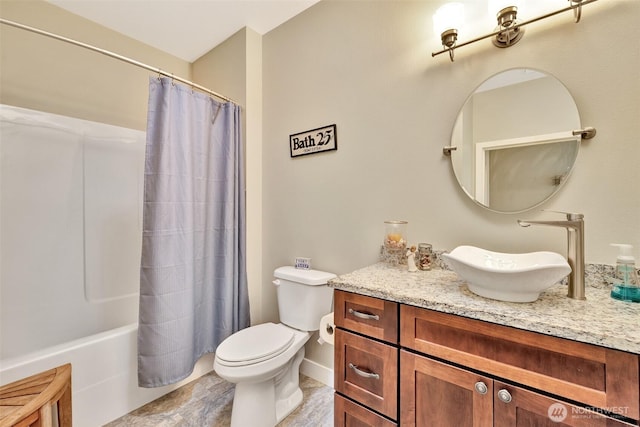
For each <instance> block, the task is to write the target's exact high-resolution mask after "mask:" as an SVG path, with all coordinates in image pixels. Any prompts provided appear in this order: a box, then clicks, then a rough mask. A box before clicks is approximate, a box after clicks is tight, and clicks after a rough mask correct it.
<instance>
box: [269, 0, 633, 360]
mask: <svg viewBox="0 0 640 427" xmlns="http://www.w3.org/2000/svg"><path fill="white" fill-rule="evenodd" d="M442 3H443V2H441V1H322V2H320V3H318V4H317V5H315V6H313V7H312V8H310V9H308V10H307V11H305V12H304V13H303V14H301V15H299V16H297V17H296V18H294V19H292V20H290V21H288V22H287V23H285V24H284V25H282V26H280V27H278V28H276V29H275V30H273V31H271V32H270V33H268V34H267V35H266V36H265V37H264V39H263V47H264V50H263V57H264V64H263V66H264V77H263V81H264V93H263V97H264V109H263V111H264V127H263V129H264V132H263V142H264V147H263V150H264V162H263V165H264V174H263V175H264V178H263V179H264V195H263V196H264V203H263V207H264V212H263V220H264V224H265V229H264V262H263V270H264V279H265V280H264V282H263V283H265V284H267V283H268V281H267V278H268V277H269V276H270V274H271V271H272V270H273V268H275V267H277V266H279V265H283V264H290V263H291V262H292V261H293V258H294V257H295V256H299V255H304V256H309V257H311V258H312V264H313V267H314V268H317V269H322V270H328V271H332V272H335V273H345V272H348V271H351V270H353V269H357V268H360V267H363V266H366V265H368V264H371V263H373V262H375V261H376V260H377V254H378V248H379V245H380V243H381V239H382V233H383V224H382V223H383V221H384V220H387V219H404V220H408V221H409V232H408V233H409V240H410V243H416V242H431V243H432V244H433V245H434V247H435V248H438V249H452V248H454V247H455V246H457V245H460V244H472V245H478V246H482V247H485V248H488V249H493V250H498V251H531V250H543V249H544V250H553V251H556V252H560V253H565V250H566V249H565V245H566V233H565V231H564V230H562V229H554V228H542V227H537V228H534V227H532V228H528V229H524V228H520V227H518V225H517V224H516V219H518V218H529V219H534V218H538V217H540V216H541V215H542V214H541V213H540V212H539V211H538V210H535V211H531V212H527V213H525V214H520V215H505V214H497V213H492V212H489V211H486V210H484V209H482V208H481V207H479V206H477V205H475V204H474V203H473V202H472V201H470V200H469V199H468V198H467V196H466V195H465V194H464V193H463V192H462V190H461V189H460V188H459V187H458V185H457V182H456V179H455V177H454V176H453V174H452V171H451V165H450V163H449V159H448V158H446V157H444V156H443V155H442V147H443V146H445V145H448V143H449V138H450V135H451V131H452V128H453V124H454V121H455V118H456V116H457V114H458V110H459V109H460V108H461V106H462V105H463V104H464V102H465V99H466V97H467V96H468V94H469V93H470V92H471V91H472V90H473V89H474V88H475V87H476V86H478V85H479V84H480V83H481V82H482V81H484V80H485V79H486V78H488V77H489V76H491V75H493V74H495V73H497V72H499V71H502V70H505V69H509V68H514V67H531V68H536V69H540V70H542V71H545V72H547V73H550V74H552V75H554V76H555V77H556V78H558V79H559V80H560V81H562V82H563V83H564V84H565V85H566V86H567V88H568V90H569V92H571V94H572V95H573V97H574V99H575V101H576V104H577V106H578V109H579V111H580V116H581V119H582V124H583V125H585V126H594V127H596V128H597V131H598V135H597V137H596V138H595V139H593V140H591V141H588V142H585V143H583V145H582V148H581V152H580V154H579V156H578V160H577V166H576V169H575V171H574V173H573V174H572V176H571V177H570V179H569V181H568V182H567V184H566V185H565V186H564V187H563V188H562V189H561V191H560V193H559V194H557V195H556V196H555V197H553V198H552V199H551V200H550V201H548V202H547V203H545V204H544V205H542V206H541V208H543V209H552V210H566V211H575V212H581V213H583V214H584V215H585V221H586V244H585V246H586V248H585V249H586V261H587V262H589V263H613V262H614V260H615V254H616V252H615V250H614V249H613V248H610V247H609V246H608V245H609V243H610V242H618V241H620V242H628V243H631V244H633V245H634V246H635V255H636V257H638V258H640V198H638V197H637V194H638V189H639V187H640V185H639V183H640V167H639V159H640V143H639V142H638V141H639V140H638V134H639V133H640V120H638V118H639V117H640V78H639V77H638V69H640V48H639V45H638V43H639V42H638V40H640V28H639V27H638V26H637V25H636V22H635V18H636V17H638V16H640V2H638V1H635V0H623V1H615V0H613V1H603V2H598V3H595V4H593V5H589V6H585V8H584V11H583V17H582V22H580V23H579V24H574V23H573V21H572V16H571V14H570V13H567V14H564V15H560V16H556V17H553V18H550V19H548V20H547V21H545V22H542V23H538V24H532V25H531V26H529V27H528V28H527V33H526V34H525V36H524V38H523V39H522V41H521V42H520V43H519V44H518V45H516V46H514V47H511V48H508V49H496V48H494V47H493V45H492V44H491V42H490V41H488V40H487V41H484V42H479V43H476V44H475V45H471V46H467V47H463V48H461V49H459V50H458V51H457V52H456V60H455V62H454V63H451V62H450V61H449V59H448V57H447V55H441V56H438V57H435V58H432V57H431V52H432V51H435V50H438V49H439V46H438V44H439V43H438V40H437V37H436V36H434V35H433V32H432V30H431V16H432V15H433V13H434V11H435V10H436V9H437V7H438V6H439V5H441V4H442ZM558 7H560V6H558ZM490 29H491V28H490V27H488V28H486V31H489V30H490ZM469 37H471V36H469ZM460 38H461V40H465V38H464V36H463V35H462V31H461V36H460ZM612 40H619V41H621V43H622V41H624V42H623V43H625V46H624V47H623V46H621V45H620V46H618V47H614V46H613V45H612ZM332 123H336V124H337V135H338V150H337V151H333V152H328V153H322V154H315V155H312V156H304V157H300V158H295V159H291V158H290V157H289V148H288V136H289V135H290V134H292V133H296V132H300V131H304V130H307V129H313V128H315V127H319V126H323V125H327V124H332ZM547 215H549V214H547ZM265 286H266V287H265V289H264V293H263V295H264V296H263V301H264V303H263V305H264V306H265V307H272V311H271V316H273V317H276V316H277V314H276V311H275V310H276V308H275V303H274V300H275V296H274V294H273V291H272V290H271V289H270V288H269V287H268V285H265ZM265 315H267V316H268V313H265ZM308 354H309V355H310V357H312V358H314V359H315V360H317V361H320V362H321V363H324V364H326V365H327V366H330V364H331V363H332V360H331V355H330V352H328V351H327V350H325V349H317V348H310V349H309V352H308Z"/></svg>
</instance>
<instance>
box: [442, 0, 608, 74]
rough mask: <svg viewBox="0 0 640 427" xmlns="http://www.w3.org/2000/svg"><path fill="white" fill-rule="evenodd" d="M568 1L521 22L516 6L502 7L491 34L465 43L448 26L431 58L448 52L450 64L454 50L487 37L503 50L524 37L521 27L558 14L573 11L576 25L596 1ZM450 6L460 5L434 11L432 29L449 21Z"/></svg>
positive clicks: (454, 29)
mask: <svg viewBox="0 0 640 427" xmlns="http://www.w3.org/2000/svg"><path fill="white" fill-rule="evenodd" d="M568 1H569V6H567V7H565V8H562V9H558V10H556V11H554V12H549V13H546V14H544V15H541V16H538V17H536V18H532V19H529V20H527V21H522V22H519V21H518V20H517V16H518V7H517V6H515V5H510V6H506V7H503V8H502V9H500V11H499V12H498V13H497V15H496V19H497V23H498V25H497V27H496V28H495V30H494V31H493V32H491V33H488V34H485V35H483V36H480V37H476V38H475V39H472V40H469V41H466V42H464V43H457V41H458V29H459V28H460V27H459V26H455V27H452V26H449V27H448V28H445V29H444V30H443V31H442V32H440V39H441V41H442V47H443V49H442V50H439V51H437V52H433V53H432V54H431V56H432V57H433V56H436V55H440V54H441V53H445V52H448V53H449V59H451V62H453V51H454V50H455V49H457V48H460V47H462V46H466V45H468V44H472V43H475V42H477V41H480V40H484V39H486V38H489V37H493V40H492V41H493V44H494V45H495V46H497V47H500V48H505V47H510V46H513V45H514V44H516V43H517V42H519V41H520V39H522V36H523V35H524V28H523V27H524V26H525V25H528V24H531V23H533V22H536V21H540V20H542V19H546V18H549V17H551V16H554V15H557V14H559V13H563V12H567V11H570V10H572V11H573V15H574V20H575V22H576V23H578V22H580V18H581V17H582V6H584V5H587V4H589V3H594V2H596V1H598V0H568ZM511 3H512V4H515V3H516V0H514V1H512V2H511ZM452 4H460V3H447V4H445V5H443V6H442V7H440V9H438V10H437V11H436V13H435V14H434V15H433V22H434V28H436V29H437V28H438V25H441V24H440V22H442V21H443V20H444V19H443V18H444V17H447V19H451V17H449V15H448V14H449V13H451V12H454V11H455V8H454V7H450V6H449V5H452ZM460 5H461V4H460ZM461 6H462V5H461ZM442 11H447V12H446V13H445V12H442ZM460 18H461V17H460ZM436 21H438V22H439V23H438V24H436Z"/></svg>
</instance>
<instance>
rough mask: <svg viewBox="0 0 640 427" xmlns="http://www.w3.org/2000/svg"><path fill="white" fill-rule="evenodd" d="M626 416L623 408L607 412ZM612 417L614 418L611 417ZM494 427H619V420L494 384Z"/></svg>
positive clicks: (529, 392)
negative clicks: (615, 412)
mask: <svg viewBox="0 0 640 427" xmlns="http://www.w3.org/2000/svg"><path fill="white" fill-rule="evenodd" d="M611 409H613V410H614V411H617V412H618V414H617V415H622V416H628V414H626V413H625V408H611ZM614 415H615V414H614ZM494 420H495V427H563V426H564V427H622V426H631V425H635V424H629V423H626V422H624V421H622V420H621V419H617V418H612V417H606V416H603V415H602V414H600V413H597V412H593V411H589V410H587V409H584V408H579V407H577V406H574V405H571V404H569V403H567V402H564V401H560V400H556V399H552V398H550V397H547V396H543V395H541V394H538V393H535V392H533V391H529V390H525V389H522V388H519V387H516V386H512V385H508V384H503V383H501V382H498V381H496V382H495V383H494Z"/></svg>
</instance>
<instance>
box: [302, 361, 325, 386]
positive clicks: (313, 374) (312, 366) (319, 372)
mask: <svg viewBox="0 0 640 427" xmlns="http://www.w3.org/2000/svg"><path fill="white" fill-rule="evenodd" d="M300 373H301V374H303V375H306V376H308V377H309V378H313V379H314V380H316V381H320V382H321V383H322V384H325V385H328V386H329V387H333V369H330V368H327V367H326V366H323V365H321V364H319V363H317V362H314V361H313V360H309V359H306V358H305V359H303V360H302V363H301V364H300Z"/></svg>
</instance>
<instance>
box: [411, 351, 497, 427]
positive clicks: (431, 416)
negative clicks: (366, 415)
mask: <svg viewBox="0 0 640 427" xmlns="http://www.w3.org/2000/svg"><path fill="white" fill-rule="evenodd" d="M400 378H401V379H400V401H401V402H402V410H401V411H400V425H402V426H416V427H433V426H438V427H492V426H493V381H492V380H491V379H490V378H488V377H484V376H482V375H479V374H476V373H473V372H470V371H466V370H463V369H460V368H456V367H454V366H451V365H447V364H444V363H441V362H438V361H436V360H433V359H429V358H426V357H423V356H420V355H417V354H414V353H410V352H408V351H406V350H401V351H400Z"/></svg>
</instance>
